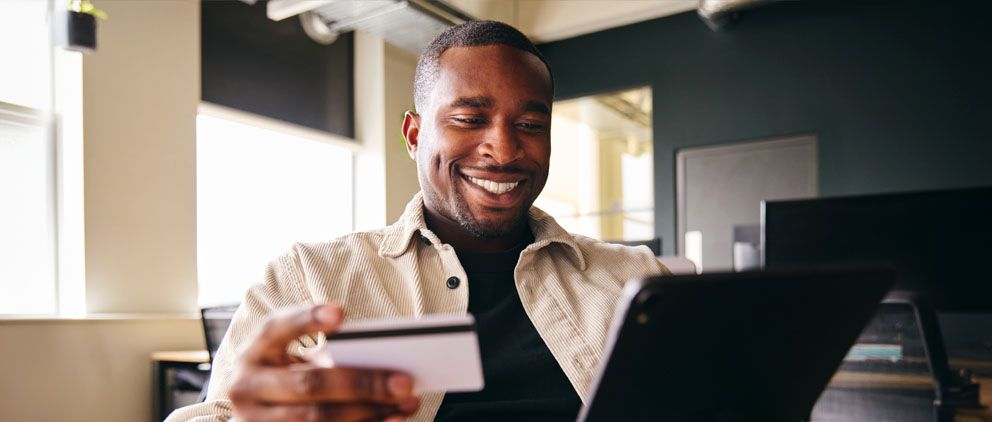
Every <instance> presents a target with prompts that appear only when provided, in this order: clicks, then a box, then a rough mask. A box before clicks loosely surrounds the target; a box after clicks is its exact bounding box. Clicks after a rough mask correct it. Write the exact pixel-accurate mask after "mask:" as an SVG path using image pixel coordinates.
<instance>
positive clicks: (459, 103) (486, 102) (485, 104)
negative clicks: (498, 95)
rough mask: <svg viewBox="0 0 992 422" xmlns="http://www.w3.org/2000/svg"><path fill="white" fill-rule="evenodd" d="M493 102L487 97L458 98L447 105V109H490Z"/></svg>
mask: <svg viewBox="0 0 992 422" xmlns="http://www.w3.org/2000/svg"><path fill="white" fill-rule="evenodd" d="M494 103H495V102H494V101H493V99H492V98H489V97H482V96H480V97H460V98H458V99H455V101H452V102H451V104H448V106H449V107H474V108H492V106H493V104H494Z"/></svg>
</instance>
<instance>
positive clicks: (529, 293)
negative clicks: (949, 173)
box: [168, 21, 667, 422]
mask: <svg viewBox="0 0 992 422" xmlns="http://www.w3.org/2000/svg"><path fill="white" fill-rule="evenodd" d="M414 96H415V102H416V106H417V110H418V111H419V114H418V113H413V112H407V114H406V116H405V118H404V121H403V133H404V137H405V138H406V144H407V150H408V151H409V153H410V156H411V157H412V158H413V159H414V160H416V162H417V170H418V176H419V181H420V187H421V193H419V194H417V195H416V196H415V197H414V198H413V200H412V201H411V202H410V203H409V205H407V208H406V211H405V212H404V214H403V215H402V216H401V217H400V219H399V220H398V221H397V222H396V223H395V224H393V225H391V226H389V227H386V228H383V229H379V230H374V231H369V232H360V233H353V234H350V235H347V236H344V237H342V238H339V239H335V240H332V241H328V242H322V243H312V244H297V245H295V246H294V247H293V248H292V249H291V250H290V251H289V252H287V253H286V254H285V255H283V256H282V257H280V258H278V259H276V260H275V261H273V262H272V263H271V264H270V265H269V267H268V270H267V272H266V275H265V278H264V280H263V281H262V282H261V283H259V284H257V285H255V286H253V287H252V288H251V289H250V290H249V291H248V292H247V294H246V296H245V300H244V303H243V304H242V306H241V307H240V308H239V310H238V311H237V313H236V314H235V317H234V320H233V321H232V324H231V328H230V329H229V331H228V334H227V336H226V338H225V339H224V341H223V343H222V344H221V347H220V350H219V351H218V353H217V357H216V359H215V362H214V365H213V368H214V369H213V373H212V377H211V383H210V388H209V395H208V397H207V401H206V402H205V403H201V404H197V405H193V406H189V407H186V408H183V409H179V410H177V411H176V412H174V413H173V414H172V415H171V416H170V417H169V419H168V420H169V421H197V422H201V421H202V422H206V421H217V420H227V419H229V418H231V417H234V418H235V419H237V420H238V421H242V422H251V421H367V420H403V419H405V418H409V420H412V421H431V420H436V421H468V420H471V421H484V420H494V421H496V420H499V421H503V420H535V421H536V420H540V421H572V420H574V419H575V417H576V415H577V414H578V411H579V407H580V406H581V403H582V399H583V397H584V396H585V394H586V390H587V388H588V387H589V383H590V382H591V381H592V377H593V374H594V372H595V369H596V365H597V364H598V361H599V357H600V356H599V354H600V350H601V349H602V346H603V344H604V342H605V337H606V332H607V329H608V327H609V323H610V319H611V317H612V314H613V310H614V307H615V305H616V303H617V300H618V299H619V297H620V292H621V289H622V286H623V283H624V282H625V281H626V280H628V279H631V278H635V277H643V276H647V275H654V274H658V273H661V272H667V270H666V269H665V268H664V267H663V266H662V265H661V264H660V263H659V262H658V261H657V260H656V259H655V257H654V256H653V254H652V253H651V252H650V251H649V250H648V249H647V248H644V247H641V248H628V247H624V246H617V245H611V244H606V243H603V242H599V241H596V240H594V239H589V238H586V237H582V236H578V235H573V234H569V233H567V232H565V231H564V230H563V229H562V228H561V227H560V226H558V224H557V223H556V222H555V221H554V219H553V218H551V217H550V216H548V215H547V214H545V213H543V212H542V211H540V210H538V209H537V208H534V207H532V204H533V203H534V200H535V199H537V197H538V195H539V194H540V193H541V189H542V188H543V187H544V183H545V181H546V180H547V176H548V170H549V164H550V163H549V158H550V154H551V137H550V133H551V105H552V104H551V103H552V97H553V79H552V76H551V70H550V68H549V67H548V65H547V63H546V62H545V61H544V58H543V57H542V56H541V54H540V53H539V52H538V51H537V49H536V48H535V47H534V46H533V44H531V43H530V41H529V40H527V38H526V37H525V36H524V35H523V34H521V33H520V32H519V31H517V30H516V29H514V28H512V27H510V26H508V25H505V24H502V23H498V22H490V21H473V22H468V23H465V24H462V25H458V26H455V27H452V28H450V29H448V30H447V31H445V32H444V33H443V34H441V35H440V36H438V37H437V38H436V39H435V40H434V41H433V42H432V43H431V44H430V45H429V46H428V47H427V48H426V49H425V51H424V53H423V54H422V56H421V59H420V62H419V64H418V66H417V76H416V81H415V92H414ZM465 312H470V313H472V314H473V315H474V316H475V318H476V321H477V329H478V335H479V345H480V350H481V355H482V361H483V372H484V376H485V384H486V386H485V389H483V390H482V391H480V392H475V393H459V394H447V395H446V394H443V393H424V394H422V395H420V396H417V395H415V394H414V393H413V392H412V385H413V382H414V380H412V379H411V378H410V377H409V376H407V375H405V374H402V373H396V372H393V371H389V370H384V369H383V370H369V369H354V368H342V367H335V368H318V367H315V366H312V365H309V364H307V363H303V362H302V361H301V359H300V358H299V357H298V356H299V353H300V352H302V351H303V350H305V349H307V348H310V347H313V346H314V345H315V344H316V342H317V335H316V333H317V332H324V333H333V332H335V331H336V330H337V329H338V327H339V325H340V324H341V322H342V321H344V320H360V319H367V318H383V317H400V316H423V315H428V314H435V313H465Z"/></svg>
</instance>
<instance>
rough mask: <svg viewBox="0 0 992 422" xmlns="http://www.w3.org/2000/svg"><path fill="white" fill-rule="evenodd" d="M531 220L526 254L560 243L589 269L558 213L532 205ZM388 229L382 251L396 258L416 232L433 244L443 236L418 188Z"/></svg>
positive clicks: (388, 256) (389, 256)
mask: <svg viewBox="0 0 992 422" xmlns="http://www.w3.org/2000/svg"><path fill="white" fill-rule="evenodd" d="M527 220H528V224H530V229H531V232H532V233H533V234H534V243H532V244H531V245H530V246H528V247H527V249H526V250H525V251H524V253H525V254H526V253H533V252H536V251H537V250H540V249H542V248H544V247H546V246H549V245H551V244H554V243H558V244H561V245H563V246H565V249H566V250H568V251H570V252H571V255H572V257H573V258H575V261H576V263H577V264H578V267H579V270H580V271H584V270H585V269H586V261H585V257H583V256H582V250H581V249H579V246H578V244H576V243H575V239H573V238H572V235H571V234H569V233H568V232H567V231H565V229H563V228H562V227H561V226H560V225H558V222H556V221H555V219H554V217H551V216H550V215H548V214H547V213H545V212H544V211H541V210H540V209H539V208H537V207H531V208H530V210H528V212H527ZM384 233H385V237H384V238H383V240H382V245H380V246H379V255H380V256H382V257H384V258H396V257H398V256H400V255H402V254H403V253H404V252H406V250H407V248H409V247H410V241H411V240H412V239H413V238H414V236H415V235H419V237H423V238H425V239H427V240H429V241H430V242H431V244H433V245H440V244H441V240H440V239H438V237H437V235H435V234H434V233H433V232H432V231H430V230H429V229H428V228H427V224H426V223H425V222H424V196H423V193H422V192H417V194H416V195H414V197H413V200H411V201H410V202H409V203H408V204H406V210H405V211H403V215H401V216H400V218H399V220H396V222H395V223H393V224H392V225H390V226H388V227H386V228H385V230H384Z"/></svg>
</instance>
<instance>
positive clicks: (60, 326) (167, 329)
mask: <svg viewBox="0 0 992 422" xmlns="http://www.w3.org/2000/svg"><path fill="white" fill-rule="evenodd" d="M199 324H200V322H199V321H198V320H195V319H123V320H33V321H29V320H20V321H19V320H0V338H2V339H3V341H0V374H3V375H2V376H0V421H5V422H80V421H100V422H135V421H140V422H143V421H147V420H149V419H150V418H151V412H152V404H151V403H152V389H151V385H152V366H151V360H150V359H149V358H148V357H149V354H150V353H151V352H152V351H154V350H174V349H180V350H183V349H201V348H203V339H202V335H201V334H200V328H199V326H200V325H199Z"/></svg>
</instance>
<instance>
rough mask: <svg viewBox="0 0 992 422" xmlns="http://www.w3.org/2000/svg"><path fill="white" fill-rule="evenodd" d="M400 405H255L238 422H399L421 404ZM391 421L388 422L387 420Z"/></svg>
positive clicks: (239, 413)
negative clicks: (384, 421)
mask: <svg viewBox="0 0 992 422" xmlns="http://www.w3.org/2000/svg"><path fill="white" fill-rule="evenodd" d="M412 400H413V401H412V402H410V403H403V404H401V405H375V404H355V403H345V404H337V403H319V404H296V405H286V406H266V405H255V406H250V407H248V408H242V409H239V411H238V412H237V414H236V415H235V417H236V419H237V420H238V422H324V421H342V422H355V421H381V420H384V419H385V420H392V419H396V420H400V419H402V418H403V417H405V416H410V415H412V414H413V413H414V412H416V411H417V407H418V406H419V402H418V401H417V400H416V399H412ZM387 418H388V419H387Z"/></svg>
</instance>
